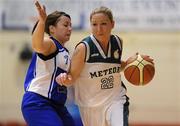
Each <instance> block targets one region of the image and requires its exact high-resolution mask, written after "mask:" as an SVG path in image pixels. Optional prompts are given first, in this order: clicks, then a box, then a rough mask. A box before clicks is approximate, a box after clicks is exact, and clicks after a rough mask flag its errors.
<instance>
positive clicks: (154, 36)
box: [0, 0, 180, 126]
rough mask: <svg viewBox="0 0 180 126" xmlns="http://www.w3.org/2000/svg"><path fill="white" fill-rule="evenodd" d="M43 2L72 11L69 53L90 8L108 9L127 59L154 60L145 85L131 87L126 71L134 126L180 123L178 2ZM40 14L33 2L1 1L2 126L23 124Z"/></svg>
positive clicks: (84, 31) (85, 27)
mask: <svg viewBox="0 0 180 126" xmlns="http://www.w3.org/2000/svg"><path fill="white" fill-rule="evenodd" d="M39 1H40V2H41V3H42V4H44V5H45V6H46V10H47V13H51V12H52V11H54V10H61V11H65V12H67V13H68V14H70V15H71V18H72V26H73V32H72V36H71V39H70V41H69V42H68V43H67V44H66V47H67V48H68V49H69V50H70V53H72V52H73V49H74V46H75V45H76V43H77V42H79V41H80V40H81V39H82V38H84V37H85V36H87V35H89V33H90V29H89V15H90V12H91V11H92V10H93V9H94V8H96V7H99V6H102V5H103V6H107V7H109V8H110V9H111V10H112V12H113V14H114V19H115V22H116V24H115V28H114V30H113V33H114V34H117V35H119V36H120V37H121V38H122V39H123V41H124V50H123V59H124V60H126V59H127V58H128V57H130V56H132V55H133V54H135V53H136V52H139V53H140V54H147V55H150V56H151V57H152V58H153V59H154V62H155V70H156V72H155V76H154V78H153V80H152V81H151V82H150V83H149V84H148V85H146V86H133V85H131V84H130V83H128V82H127V81H126V80H125V78H124V76H123V74H122V79H123V81H124V82H125V84H126V86H127V88H128V93H127V94H128V96H129V97H130V115H129V121H130V124H131V126H133V125H134V126H135V125H136V126H142V125H143V126H150V125H151V126H160V125H161V126H180V0H39ZM36 16H37V12H36V9H35V6H34V1H33V0H0V126H2V125H3V126H4V125H8V124H9V126H10V125H11V126H13V125H14V126H15V125H21V124H22V125H23V124H24V120H23V118H22V115H21V111H20V105H21V99H22V95H23V93H24V89H23V82H24V77H25V74H26V70H27V68H28V66H29V62H30V59H31V54H32V49H31V30H32V27H33V25H34V23H35V21H36V20H37V17H36ZM17 123H19V124H17Z"/></svg>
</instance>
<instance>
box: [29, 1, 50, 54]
mask: <svg viewBox="0 0 180 126" xmlns="http://www.w3.org/2000/svg"><path fill="white" fill-rule="evenodd" d="M35 7H36V9H37V11H38V24H37V26H36V28H35V30H34V32H33V34H32V48H33V50H34V51H35V52H38V53H41V54H44V55H48V52H49V50H50V47H51V46H52V42H51V41H50V39H44V29H45V22H46V18H47V14H46V9H45V6H42V5H40V3H39V2H38V1H35Z"/></svg>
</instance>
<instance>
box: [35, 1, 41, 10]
mask: <svg viewBox="0 0 180 126" xmlns="http://www.w3.org/2000/svg"><path fill="white" fill-rule="evenodd" d="M35 6H36V7H37V9H41V5H40V3H39V2H38V1H36V2H35Z"/></svg>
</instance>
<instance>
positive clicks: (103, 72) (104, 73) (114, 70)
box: [90, 67, 120, 78]
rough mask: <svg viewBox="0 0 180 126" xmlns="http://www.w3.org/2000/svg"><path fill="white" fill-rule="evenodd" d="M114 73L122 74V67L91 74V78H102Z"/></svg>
mask: <svg viewBox="0 0 180 126" xmlns="http://www.w3.org/2000/svg"><path fill="white" fill-rule="evenodd" d="M113 73H120V67H112V68H109V69H105V70H100V71H95V72H90V76H91V78H94V77H102V76H105V75H110V74H113Z"/></svg>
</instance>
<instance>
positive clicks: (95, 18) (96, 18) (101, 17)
mask: <svg viewBox="0 0 180 126" xmlns="http://www.w3.org/2000/svg"><path fill="white" fill-rule="evenodd" d="M108 21H111V20H110V19H109V17H108V16H107V15H106V14H104V13H96V14H94V15H92V17H91V22H94V23H95V22H108Z"/></svg>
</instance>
